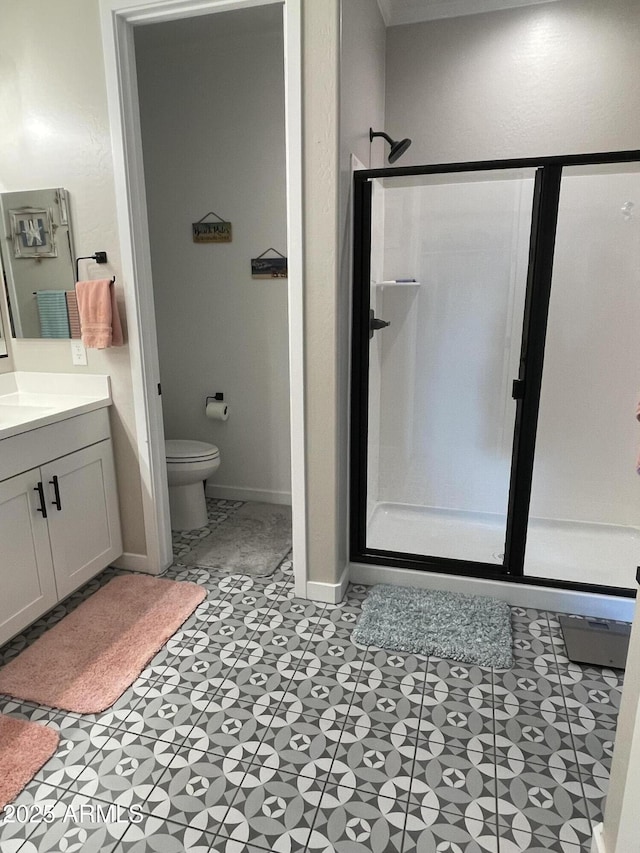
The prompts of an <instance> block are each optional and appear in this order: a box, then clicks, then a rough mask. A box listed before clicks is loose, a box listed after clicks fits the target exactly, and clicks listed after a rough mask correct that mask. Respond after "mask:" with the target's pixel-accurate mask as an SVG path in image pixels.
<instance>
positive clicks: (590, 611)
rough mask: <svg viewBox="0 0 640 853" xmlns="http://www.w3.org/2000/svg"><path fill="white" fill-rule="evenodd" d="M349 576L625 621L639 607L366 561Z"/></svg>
mask: <svg viewBox="0 0 640 853" xmlns="http://www.w3.org/2000/svg"><path fill="white" fill-rule="evenodd" d="M349 579H350V580H351V583H363V584H376V583H390V584H398V585H404V586H417V587H421V588H428V589H438V590H446V591H449V592H466V593H468V594H469V595H493V596H495V597H496V598H501V599H502V600H503V601H506V602H508V603H509V604H511V605H514V606H519V607H535V608H536V609H537V610H555V611H556V612H557V613H575V614H576V615H579V616H595V617H596V618H600V619H620V620H622V621H623V622H631V621H633V614H634V610H635V599H633V598H622V597H621V596H617V595H601V594H597V593H590V592H575V591H573V590H567V589H554V588H552V587H545V586H534V585H532V584H522V583H509V581H494V580H484V579H482V578H469V577H463V576H458V575H445V574H439V573H437V572H420V571H416V570H415V569H396V568H390V567H389V566H373V565H368V564H365V563H351V565H350V567H349Z"/></svg>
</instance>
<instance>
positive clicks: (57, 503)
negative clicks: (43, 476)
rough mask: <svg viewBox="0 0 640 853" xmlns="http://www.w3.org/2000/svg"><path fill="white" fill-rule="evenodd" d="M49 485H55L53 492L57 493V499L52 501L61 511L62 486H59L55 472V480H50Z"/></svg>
mask: <svg viewBox="0 0 640 853" xmlns="http://www.w3.org/2000/svg"><path fill="white" fill-rule="evenodd" d="M49 485H51V486H53V493H54V495H55V500H53V501H51V503H52V504H53V505H54V507H55V508H56V509H57V510H58V512H60V510H61V509H62V504H61V503H60V486H58V478H57V476H56V475H55V474H54V475H53V480H49Z"/></svg>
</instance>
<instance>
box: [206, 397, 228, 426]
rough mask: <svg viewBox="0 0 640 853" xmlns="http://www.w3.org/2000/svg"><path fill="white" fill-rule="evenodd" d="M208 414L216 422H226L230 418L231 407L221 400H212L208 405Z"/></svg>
mask: <svg viewBox="0 0 640 853" xmlns="http://www.w3.org/2000/svg"><path fill="white" fill-rule="evenodd" d="M206 414H207V417H208V418H211V419H212V420H214V421H226V420H227V418H228V417H229V406H228V405H227V404H226V403H223V402H221V401H220V400H211V401H210V402H209V403H207V408H206Z"/></svg>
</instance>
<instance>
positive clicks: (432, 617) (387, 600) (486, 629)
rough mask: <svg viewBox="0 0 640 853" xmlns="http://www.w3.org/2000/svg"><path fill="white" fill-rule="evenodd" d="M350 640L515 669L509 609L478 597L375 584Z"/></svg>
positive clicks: (499, 602) (505, 605) (492, 600)
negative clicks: (513, 666)
mask: <svg viewBox="0 0 640 853" xmlns="http://www.w3.org/2000/svg"><path fill="white" fill-rule="evenodd" d="M352 639H353V640H354V641H355V642H357V643H361V644H363V645H370V646H378V647H379V648H382V649H393V650H395V651H402V652H415V653H418V654H423V655H436V656H437V657H441V658H448V659H450V660H457V661H461V662H462V663H475V664H479V665H480V666H495V667H500V668H508V667H510V666H512V665H513V655H512V651H511V642H512V638H511V608H510V607H509V605H508V604H507V603H506V601H499V600H498V599H496V598H484V597H482V596H479V595H462V594H461V593H454V592H438V591H431V590H425V589H414V588H413V587H407V586H391V585H389V584H379V585H378V586H374V587H373V589H372V590H371V592H370V593H369V595H368V597H367V598H366V599H365V602H364V604H363V606H362V613H361V615H360V618H359V619H358V623H357V625H356V627H355V629H354V631H353V634H352Z"/></svg>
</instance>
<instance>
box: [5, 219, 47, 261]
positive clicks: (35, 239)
mask: <svg viewBox="0 0 640 853" xmlns="http://www.w3.org/2000/svg"><path fill="white" fill-rule="evenodd" d="M9 219H10V221H11V236H12V237H13V255H14V257H15V258H57V257H58V249H57V247H56V239H55V226H54V224H53V216H52V214H51V210H47V209H46V208H43V207H20V208H18V209H17V210H10V211H9Z"/></svg>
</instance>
